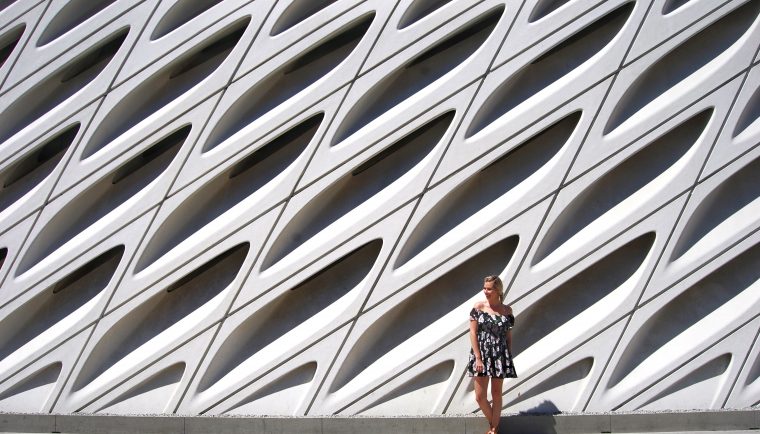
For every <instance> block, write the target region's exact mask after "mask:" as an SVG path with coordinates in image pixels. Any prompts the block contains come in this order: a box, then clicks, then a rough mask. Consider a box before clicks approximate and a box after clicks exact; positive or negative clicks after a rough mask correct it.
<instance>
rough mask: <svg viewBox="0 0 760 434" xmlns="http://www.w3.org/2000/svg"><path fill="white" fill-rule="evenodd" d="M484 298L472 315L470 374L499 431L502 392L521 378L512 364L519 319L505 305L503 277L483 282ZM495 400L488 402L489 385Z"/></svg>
mask: <svg viewBox="0 0 760 434" xmlns="http://www.w3.org/2000/svg"><path fill="white" fill-rule="evenodd" d="M483 295H485V297H486V299H485V300H482V301H478V302H477V303H475V306H473V308H472V310H471V311H470V344H471V346H472V348H471V349H470V359H469V363H468V364H467V372H468V373H469V375H470V377H473V378H472V379H473V381H474V383H475V400H476V401H477V403H478V405H479V406H480V409H481V410H483V414H484V415H485V417H486V419H488V425H489V427H490V429H489V430H488V431H487V432H486V434H495V433H497V432H498V430H499V420H500V419H501V388H502V384H503V383H504V379H505V378H517V373H516V372H515V367H514V365H513V364H512V327H513V326H514V324H515V317H514V315H513V314H512V308H511V307H509V306H506V305H504V303H503V301H504V284H503V283H502V282H501V279H500V278H499V276H486V277H485V279H483ZM489 380H490V382H491V398H492V400H493V402H492V403H491V404H489V402H488V396H487V393H488V382H489Z"/></svg>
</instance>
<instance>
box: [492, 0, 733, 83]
mask: <svg viewBox="0 0 760 434" xmlns="http://www.w3.org/2000/svg"><path fill="white" fill-rule="evenodd" d="M525 1H530V0H525ZM606 1H607V0H601V1H599V2H598V3H597V4H595V5H592V6H589V7H588V8H586V9H585V10H582V11H580V13H578V15H576V16H575V17H574V18H572V19H571V20H570V21H567V22H566V23H563V24H561V25H559V26H558V27H556V28H555V29H554V30H552V31H551V32H549V33H547V34H546V35H544V36H543V37H541V38H539V39H537V40H535V41H533V42H532V43H531V44H529V45H526V46H525V47H524V48H523V49H522V50H520V51H518V52H516V53H515V54H514V55H511V56H509V57H508V58H506V59H504V61H503V62H501V63H498V64H496V65H494V66H493V68H492V69H491V70H489V72H491V71H493V70H496V69H499V68H501V67H502V66H504V65H506V64H507V63H509V62H511V61H512V60H514V59H515V58H517V57H519V56H520V55H521V54H523V53H525V52H526V51H528V50H530V49H532V48H533V47H536V46H538V45H540V44H541V43H542V42H544V41H545V40H547V39H549V38H551V37H552V36H554V35H555V34H557V33H558V32H560V31H562V30H563V29H565V28H567V27H569V26H570V25H572V24H574V23H575V22H577V21H578V20H580V19H581V18H583V17H585V16H586V15H588V14H589V13H590V12H591V11H593V10H594V9H597V8H599V7H601V6H602V5H603V4H605V3H606ZM729 1H730V0H729ZM523 5H524V4H523ZM538 21H541V20H538ZM535 22H537V21H534V23H535ZM592 23H593V21H592ZM580 30H582V29H580ZM572 36H573V35H570V36H568V38H571V37H572ZM566 39H567V38H565V39H563V40H562V41H559V42H557V44H561V43H562V42H563V41H565V40H566ZM557 44H554V45H553V46H551V47H549V48H547V49H546V50H545V51H544V53H545V52H546V51H549V50H551V49H552V48H553V47H555V46H556V45H557ZM542 54H543V53H540V54H537V55H536V56H535V57H534V59H535V58H537V57H540V56H541V55H542ZM528 63H530V62H528Z"/></svg>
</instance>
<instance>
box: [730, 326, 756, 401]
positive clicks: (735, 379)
mask: <svg viewBox="0 0 760 434" xmlns="http://www.w3.org/2000/svg"><path fill="white" fill-rule="evenodd" d="M755 318H757V317H755ZM753 320H754V318H753ZM748 322H750V321H748ZM759 336H760V330H758V331H757V332H756V333H755V338H754V339H752V343H751V344H750V345H749V346H748V347H747V353H746V354H745V355H744V360H742V363H741V365H740V366H739V368H738V369H737V370H736V377H734V381H733V382H732V383H731V387H729V388H728V393H726V398H725V399H724V400H723V403H722V404H721V408H725V407H726V404H728V400H729V399H730V398H731V395H732V394H733V393H734V388H735V387H736V384H737V383H738V382H739V376H740V375H741V373H742V372H743V371H744V368H745V367H746V366H747V362H749V356H750V355H752V349H753V348H755V345H757V342H758V340H757V338H758V337H759Z"/></svg>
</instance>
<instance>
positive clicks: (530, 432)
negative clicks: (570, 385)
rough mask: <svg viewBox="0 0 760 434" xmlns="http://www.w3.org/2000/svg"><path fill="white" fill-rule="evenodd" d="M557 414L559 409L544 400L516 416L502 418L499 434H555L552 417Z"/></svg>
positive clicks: (554, 424) (554, 423)
mask: <svg viewBox="0 0 760 434" xmlns="http://www.w3.org/2000/svg"><path fill="white" fill-rule="evenodd" d="M559 413H561V411H560V409H559V408H558V407H557V406H556V405H555V404H554V403H553V402H552V401H550V400H546V399H545V400H543V401H541V403H539V404H538V405H536V406H535V407H533V408H529V409H528V410H525V411H521V412H520V413H519V415H518V416H502V418H501V421H500V422H499V434H557V430H556V429H555V426H556V422H555V421H554V416H553V415H555V414H559Z"/></svg>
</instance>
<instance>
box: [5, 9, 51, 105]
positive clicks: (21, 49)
mask: <svg viewBox="0 0 760 434" xmlns="http://www.w3.org/2000/svg"><path fill="white" fill-rule="evenodd" d="M42 3H43V0H39V1H38V2H37V3H36V4H32V5H31V6H30V7H29V9H26V10H24V11H21V12H19V13H18V14H17V15H16V16H15V17H13V18H11V19H10V20H9V21H8V23H6V25H5V26H4V27H3V29H2V30H5V29H6V28H10V27H12V26H13V25H14V24H16V21H17V20H18V19H19V18H21V17H23V16H24V15H25V14H27V13H29V12H30V11H31V10H33V9H34V8H36V7H37V6H39V5H41V4H42ZM49 7H50V3H48V4H47V5H46V6H45V7H43V8H42V12H40V15H39V17H38V18H37V21H36V22H35V23H34V26H32V28H31V29H30V34H29V37H28V38H26V41H25V42H24V44H23V45H22V46H21V47H19V52H18V54H19V55H20V54H21V53H22V52H23V51H24V49H25V48H26V46H27V44H29V41H30V40H31V39H32V34H33V33H34V31H35V30H36V29H37V26H39V25H40V20H41V19H42V17H43V16H44V15H45V12H47V10H48V8H49ZM22 37H23V33H22ZM13 51H15V50H13ZM13 51H11V53H10V55H11V56H12V55H13ZM18 58H19V56H18V55H17V56H16V57H15V58H14V59H13V61H12V62H11V63H10V65H9V66H8V71H7V72H6V73H5V76H4V77H3V79H2V80H0V89H2V92H0V96H2V95H4V94H5V93H6V92H7V91H8V90H10V89H3V87H4V86H5V82H6V81H7V80H8V77H9V76H10V75H11V72H13V68H14V67H15V66H16V63H17V62H18ZM21 81H23V80H21ZM14 87H15V86H14ZM11 89H12V88H11Z"/></svg>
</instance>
